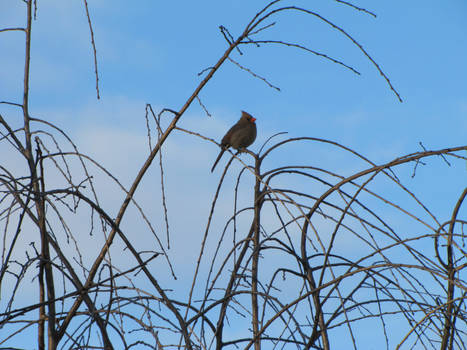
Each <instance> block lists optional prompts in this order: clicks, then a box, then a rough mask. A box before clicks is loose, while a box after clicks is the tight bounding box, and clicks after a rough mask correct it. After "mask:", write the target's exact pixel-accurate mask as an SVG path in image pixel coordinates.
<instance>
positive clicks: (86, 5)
mask: <svg viewBox="0 0 467 350" xmlns="http://www.w3.org/2000/svg"><path fill="white" fill-rule="evenodd" d="M83 2H84V8H85V9H86V17H87V18H88V24H89V31H90V32H91V45H92V52H93V54H94V73H95V74H96V92H97V99H100V95H99V73H98V71H97V52H96V43H95V42H94V31H93V30H92V23H91V16H89V9H88V2H87V1H86V0H83Z"/></svg>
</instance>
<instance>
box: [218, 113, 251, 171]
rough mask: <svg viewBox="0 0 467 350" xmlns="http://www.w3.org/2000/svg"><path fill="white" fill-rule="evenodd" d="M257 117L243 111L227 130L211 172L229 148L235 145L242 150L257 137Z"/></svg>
mask: <svg viewBox="0 0 467 350" xmlns="http://www.w3.org/2000/svg"><path fill="white" fill-rule="evenodd" d="M255 121H256V118H253V116H252V115H250V114H248V113H247V112H244V111H242V116H241V118H240V120H239V121H238V122H237V124H235V125H234V126H232V127H231V128H230V130H229V131H227V134H225V136H224V137H223V138H222V141H221V147H222V149H221V151H220V153H219V155H218V156H217V159H216V161H215V162H214V165H213V166H212V169H211V173H212V172H213V171H214V168H215V167H216V165H217V162H218V161H219V160H220V159H221V157H222V155H223V154H224V152H225V151H226V150H227V149H228V148H229V147H233V148H235V149H237V150H242V149H244V148H246V147H248V146H250V145H251V144H252V143H253V142H255V139H256V124H255Z"/></svg>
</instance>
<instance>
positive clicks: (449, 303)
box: [440, 187, 467, 350]
mask: <svg viewBox="0 0 467 350" xmlns="http://www.w3.org/2000/svg"><path fill="white" fill-rule="evenodd" d="M466 196H467V187H466V188H465V189H464V192H462V194H461V196H460V197H459V200H458V201H457V203H456V207H455V208H454V210H453V213H452V217H451V223H450V224H449V231H448V237H447V247H446V249H447V266H446V273H447V275H448V290H447V296H446V311H445V314H444V329H443V338H442V340H441V347H440V349H442V350H446V349H448V344H449V343H451V345H452V341H451V342H449V339H450V338H451V337H454V332H453V327H454V319H453V308H454V302H453V299H454V275H455V272H456V267H455V266H454V254H453V249H452V245H453V234H454V233H453V232H454V226H455V223H456V220H457V214H458V212H459V209H460V207H461V205H462V202H463V201H464V199H465V197H466Z"/></svg>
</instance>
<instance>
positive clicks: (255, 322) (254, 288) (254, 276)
mask: <svg viewBox="0 0 467 350" xmlns="http://www.w3.org/2000/svg"><path fill="white" fill-rule="evenodd" d="M260 162H261V160H260V159H259V158H258V157H256V161H255V174H256V177H255V179H256V180H255V196H254V208H255V211H254V218H253V259H252V262H251V312H252V320H251V322H252V329H253V339H255V350H260V349H261V340H260V337H259V336H258V335H259V318H258V263H259V252H260V245H259V228H260V210H261V204H262V202H263V200H262V199H261V198H264V196H262V193H261V191H260V184H261V182H262V179H261V177H260V176H259V168H260Z"/></svg>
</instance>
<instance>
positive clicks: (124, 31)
mask: <svg viewBox="0 0 467 350" xmlns="http://www.w3.org/2000/svg"><path fill="white" fill-rule="evenodd" d="M0 1H1V2H0V25H1V27H2V28H5V27H17V26H20V25H23V23H24V18H25V16H24V4H23V3H22V2H21V1H16V0H0ZM265 3H266V2H264V1H256V2H253V1H248V2H247V1H221V2H220V1H211V0H209V1H202V2H199V1H196V2H195V1H148V0H146V1H138V3H137V4H136V5H135V4H133V5H129V3H128V2H124V1H109V0H106V1H97V2H91V1H89V11H90V14H91V19H92V21H93V29H94V35H95V41H96V47H97V59H98V69H99V88H100V94H101V99H100V100H97V99H96V91H95V76H94V67H93V56H92V47H91V43H90V34H89V27H88V24H87V19H86V16H85V10H84V8H83V4H82V2H81V1H74V2H71V1H61V0H39V1H38V10H37V20H36V21H34V23H33V44H32V57H31V60H32V63H31V64H32V65H31V69H32V73H31V102H30V111H31V114H32V115H33V116H37V117H40V118H44V119H48V120H50V121H52V122H54V123H56V124H57V125H59V126H60V127H61V128H62V129H63V130H65V131H67V132H68V133H69V134H70V136H71V137H72V138H73V140H74V141H75V143H76V144H77V145H78V147H79V149H80V150H81V151H83V153H87V154H89V155H91V156H92V157H94V158H95V159H96V160H97V161H99V162H101V163H102V164H103V165H104V166H105V167H106V168H107V169H109V170H110V171H113V172H115V173H116V174H118V176H119V178H120V179H121V181H122V183H123V184H124V185H125V186H129V185H130V184H131V182H132V181H133V179H134V177H135V175H136V172H137V170H138V169H139V167H140V166H141V164H142V163H143V161H144V160H145V158H146V157H147V154H148V146H147V144H148V142H147V138H146V135H147V131H146V126H145V125H146V121H145V118H144V113H145V105H146V103H150V104H151V105H152V106H153V108H154V109H155V110H156V111H159V110H161V109H162V108H171V109H174V110H178V109H179V108H180V107H181V106H182V105H183V104H184V102H185V100H186V99H187V98H188V96H189V95H190V94H191V93H192V92H193V90H194V89H195V87H196V86H197V84H198V83H199V81H200V79H202V77H203V76H201V77H200V76H198V73H199V72H201V71H202V70H203V69H205V68H207V67H210V66H212V65H213V64H215V63H216V62H217V60H218V59H219V58H220V57H221V55H222V54H223V52H224V51H225V49H226V42H225V40H224V38H223V36H222V34H221V33H220V31H219V29H218V27H219V25H223V26H225V27H227V28H228V29H229V31H230V33H231V34H232V35H233V36H234V37H237V36H238V34H239V33H240V31H242V28H243V27H244V26H245V25H246V24H247V23H248V22H249V21H250V19H251V17H252V16H254V15H255V14H256V13H257V11H258V10H259V9H260V8H261V7H262V6H264V4H265ZM285 3H291V2H285ZM294 4H297V5H298V6H303V7H307V8H309V9H313V10H314V11H316V12H318V13H320V14H321V15H323V16H324V17H326V18H328V19H329V20H331V21H332V22H334V23H336V24H337V25H339V26H340V27H341V28H343V29H345V30H346V31H347V32H348V33H349V34H351V35H352V36H353V37H354V38H355V39H356V40H357V41H358V42H359V43H360V44H361V45H362V46H363V47H364V48H365V50H367V52H368V53H369V54H370V55H371V56H372V57H373V59H374V60H375V61H376V62H377V63H378V64H379V65H380V67H381V69H382V70H383V71H384V73H385V74H386V75H387V76H388V77H389V78H390V80H391V82H392V84H393V85H394V87H395V88H396V89H397V91H398V92H399V93H400V95H401V97H402V99H403V103H400V102H399V101H398V99H397V97H396V96H395V95H394V93H393V92H392V91H391V90H390V89H389V87H388V85H387V83H386V81H385V80H384V79H383V78H382V77H381V76H380V75H379V73H378V71H377V69H376V68H375V67H374V66H373V65H372V63H371V62H370V61H369V60H368V59H367V58H366V57H365V56H364V55H363V54H362V52H361V51H360V50H359V49H358V48H357V47H356V46H355V45H353V44H352V43H351V42H350V41H349V40H348V39H347V38H345V37H344V36H343V35H342V34H341V33H339V32H338V31H336V30H334V29H333V28H331V27H330V26H329V25H326V24H325V23H323V22H321V21H319V20H318V19H316V18H314V17H310V16H305V15H304V14H297V13H288V14H282V15H280V16H278V17H276V18H274V19H272V20H271V22H272V21H276V22H277V23H276V25H275V26H273V27H272V28H270V30H268V31H265V32H264V33H263V35H262V36H261V38H264V39H274V40H283V41H290V42H297V43H300V44H303V45H305V46H308V47H310V48H312V49H314V50H316V51H319V52H322V53H325V54H327V55H329V56H331V57H333V58H335V59H338V60H340V61H343V62H345V63H346V64H348V65H349V66H352V67H353V68H355V69H356V70H358V71H359V72H360V73H361V75H356V74H354V73H352V72H351V71H350V70H348V69H345V68H343V67H342V66H339V65H336V64H333V63H331V62H329V61H327V60H325V59H323V58H320V57H317V56H315V55H312V54H309V53H305V52H303V51H299V50H297V49H294V48H285V47H282V46H277V45H276V46H267V45H262V46H261V47H260V48H257V47H254V46H253V45H250V46H244V47H241V50H242V52H243V55H239V54H238V53H234V55H233V56H232V58H233V59H235V60H236V61H238V62H239V63H241V64H242V65H244V66H245V67H248V68H249V69H251V70H253V71H254V72H255V73H257V74H258V75H260V76H263V77H265V78H267V79H268V81H269V82H271V83H272V84H274V85H275V86H278V87H280V89H281V91H280V92H278V91H276V90H275V89H271V88H269V87H268V86H267V85H266V84H265V83H264V82H263V81H261V80H258V79H254V78H253V77H252V76H251V75H249V74H248V73H246V72H245V71H242V70H239V69H238V68H237V67H236V66H235V65H234V64H232V63H230V62H225V64H224V66H223V67H221V69H220V70H219V71H218V72H217V73H216V74H215V75H214V78H213V80H212V81H210V82H209V83H208V85H207V86H206V87H205V89H203V91H202V92H201V94H200V98H201V100H202V102H203V104H204V105H205V106H206V107H207V109H208V111H209V112H210V114H211V115H212V117H208V116H206V114H205V113H204V111H203V109H202V108H201V107H200V106H199V104H198V103H197V102H196V101H195V102H194V103H193V105H192V106H191V107H190V108H189V110H188V111H187V113H186V114H185V115H184V116H183V118H182V119H181V121H180V124H179V125H180V126H181V127H184V128H189V129H192V130H194V131H196V132H199V133H201V134H203V135H205V136H207V137H210V138H213V139H215V140H218V141H219V140H220V139H221V138H222V136H223V134H224V133H225V131H226V130H227V129H228V128H229V126H230V125H232V124H233V123H235V121H236V120H237V119H238V117H239V115H240V110H246V111H248V112H250V113H251V114H252V115H254V116H255V117H256V118H257V126H258V138H257V141H256V142H255V144H254V145H253V146H252V147H251V149H252V150H253V151H258V150H259V148H260V146H261V145H262V144H263V142H264V141H265V140H266V139H267V138H268V137H269V136H271V135H273V134H275V133H278V132H288V135H289V136H290V137H298V136H311V137H318V138H324V139H330V140H334V141H337V142H339V143H342V144H344V145H346V146H348V147H350V148H353V149H355V150H356V151H358V152H360V153H362V154H364V155H366V156H367V157H369V158H370V159H371V160H373V161H374V162H376V163H383V162H386V161H390V160H392V159H394V158H397V157H399V156H402V155H404V154H407V153H412V152H416V151H421V150H422V148H421V147H420V145H419V142H422V143H423V145H424V146H425V147H426V148H427V149H438V148H445V147H451V146H460V145H465V144H466V141H467V137H466V135H467V64H466V62H467V26H466V23H467V3H466V2H465V1H463V0H452V1H449V2H446V1H444V2H440V1H434V0H428V1H426V0H425V1H419V0H416V1H410V2H408V1H402V0H395V1H381V0H378V1H375V0H374V1H369V0H367V1H358V2H355V4H356V5H358V6H360V7H363V8H366V9H368V10H370V11H372V12H373V13H375V14H376V15H377V17H376V18H374V17H373V16H370V15H368V14H365V13H362V12H358V11H355V10H353V9H351V8H349V7H348V6H344V5H342V4H339V3H338V2H336V1H331V0H320V1H313V2H311V1H297V2H294ZM23 36H24V34H23V33H20V32H7V33H0V52H1V53H2V54H1V55H0V101H11V102H20V101H21V98H22V96H21V91H22V70H23V56H22V54H23V52H24V46H23V42H22V40H21V39H22V38H23ZM0 113H1V114H2V115H3V116H4V117H5V118H6V119H7V120H9V121H10V122H11V123H12V124H15V119H14V118H18V119H17V120H18V125H20V122H21V117H20V115H19V113H18V112H17V111H16V110H15V109H14V108H12V107H10V106H6V105H0ZM217 152H218V148H217V146H215V145H214V144H212V143H208V142H205V141H202V140H199V139H197V138H194V137H191V136H186V135H183V134H177V135H174V136H173V137H172V138H170V139H169V141H168V142H167V144H166V149H165V153H164V159H165V162H166V175H167V179H166V185H167V191H168V196H169V201H168V205H169V210H170V211H171V213H172V214H171V218H172V219H173V220H172V222H171V225H172V226H171V227H172V236H171V240H172V242H173V249H174V251H177V249H182V250H183V251H184V252H185V253H186V254H187V255H183V257H185V256H190V254H192V255H193V258H194V257H195V256H197V251H196V250H193V251H190V249H186V248H187V247H186V246H184V245H187V242H189V244H188V245H190V246H192V245H196V246H199V244H200V239H201V238H200V237H201V236H202V232H203V225H205V222H206V215H207V213H208V210H209V203H210V200H211V199H212V196H213V194H214V191H215V186H216V185H217V181H218V177H219V176H220V175H219V174H220V169H222V167H223V166H224V165H225V162H226V159H223V161H221V163H220V164H219V165H220V166H218V169H217V170H216V172H215V173H214V174H211V173H210V172H209V169H210V167H211V165H212V162H213V161H214V159H215V157H216V155H217ZM321 152H322V153H321ZM224 157H225V156H224ZM6 158H8V157H6ZM225 158H227V157H225ZM246 159H248V158H246ZM7 161H9V162H10V161H11V164H12V166H13V164H14V159H8V160H7V159H5V162H7ZM274 161H277V162H279V163H282V162H289V163H293V164H301V163H304V162H305V163H311V164H313V163H314V162H315V163H316V164H320V165H321V166H323V167H326V166H328V167H330V168H332V169H337V170H339V171H341V172H342V173H344V174H347V175H349V174H350V173H352V172H353V171H355V170H358V169H362V167H363V164H362V163H358V162H355V161H354V160H353V159H350V158H348V157H344V156H340V155H338V154H333V155H332V157H331V156H330V154H329V150H324V149H321V148H320V147H317V148H316V151H311V152H310V150H309V149H307V148H300V147H297V148H291V151H289V152H288V153H287V152H285V153H281V154H279V155H278V157H277V158H276V159H275V160H274ZM273 164H274V163H273ZM14 166H16V165H14ZM459 169H460V170H464V172H463V173H460V172H459ZM465 169H466V167H464V168H462V167H457V168H455V169H453V167H447V166H446V164H445V163H444V162H443V161H442V159H440V158H433V159H430V160H429V161H428V166H426V167H420V168H419V169H418V173H417V177H416V180H417V182H415V181H412V180H411V179H410V174H411V170H412V168H410V169H409V167H407V168H405V169H404V170H403V171H402V174H403V176H405V177H404V179H406V180H407V181H412V182H410V185H412V186H413V187H414V188H415V189H416V190H419V193H420V196H422V197H423V199H424V200H426V201H427V202H429V203H431V204H432V205H433V210H434V211H437V212H438V213H439V214H440V217H441V218H440V219H441V221H443V220H444V219H446V217H445V216H447V215H449V213H450V210H451V207H450V206H452V205H453V203H455V200H457V197H456V196H457V195H458V193H459V191H461V190H462V189H463V186H465V176H466V174H465ZM158 174H159V170H158V169H157V165H156V164H154V165H153V167H152V168H151V170H150V171H149V172H148V174H147V175H146V178H145V179H144V181H143V183H142V186H141V189H140V191H138V192H137V198H138V200H140V201H141V202H142V204H143V206H144V207H146V208H148V213H149V215H150V216H151V217H153V218H154V221H155V222H156V223H157V224H158V227H159V223H160V222H161V221H160V220H162V216H161V208H160V206H159V204H157V205H156V206H154V198H157V200H156V201H157V203H159V198H160V197H159V196H160V193H159V189H158V186H159V180H158V178H157V177H158ZM441 179H442V180H446V181H445V183H443V186H439V184H440V180H441ZM57 181H58V180H57ZM96 181H102V182H100V184H101V187H99V189H100V191H101V195H102V196H103V201H104V203H105V204H106V205H107V207H108V208H109V211H110V212H111V213H114V212H115V210H117V209H118V207H119V205H120V203H121V201H122V200H123V197H122V194H121V193H118V192H116V191H114V190H115V188H114V187H113V185H110V184H107V183H105V180H103V178H100V177H99V175H96ZM230 181H231V183H234V181H235V179H234V176H232V178H231V179H230ZM231 183H230V184H231ZM382 188H383V189H384V188H385V187H384V186H382ZM245 193H246V194H245V196H249V195H250V193H249V192H247V191H246V192H245ZM231 195H232V194H231V193H228V194H225V196H226V197H225V198H226V200H225V202H224V203H220V205H219V212H218V213H219V214H218V215H219V218H218V219H217V220H219V221H217V222H216V221H215V223H214V224H215V225H218V226H219V227H222V225H223V219H222V217H223V215H227V214H228V213H231V208H230V206H229V198H231V197H229V196H231ZM186 198H193V199H196V201H197V204H198V205H193V202H191V201H186ZM248 199H249V197H248V198H247V199H243V201H244V202H245V203H247V202H248ZM446 206H448V207H446ZM446 208H447V209H446ZM177 213H184V220H182V221H183V222H181V221H178V220H177V216H178V215H177ZM129 216H130V218H131V215H129ZM78 221H79V220H78ZM131 225H134V223H133V221H132V220H131V219H128V226H131ZM161 226H163V225H161ZM187 227H197V229H195V230H193V235H191V236H190V237H186V236H181V234H180V232H183V231H185V230H187ZM198 227H199V229H198ZM216 227H217V226H216ZM162 236H163V235H162ZM138 243H139V244H141V246H142V247H144V243H145V241H143V242H138ZM138 243H137V244H138ZM184 248H185V249H184ZM92 249H94V246H92ZM179 251H180V250H179ZM185 253H184V254H185ZM172 258H173V260H174V261H175V265H176V266H177V267H178V273H179V275H180V276H182V277H186V278H191V277H190V276H192V273H193V271H192V270H193V269H192V266H184V265H183V261H184V259H185V258H183V259H182V258H181V257H180V255H179V254H173V257H172ZM181 279H182V280H183V278H181ZM168 280H170V278H168ZM190 281H191V280H190ZM169 283H171V282H169ZM174 283H175V282H174ZM177 283H178V286H180V282H177ZM174 288H176V285H175V284H174Z"/></svg>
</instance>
